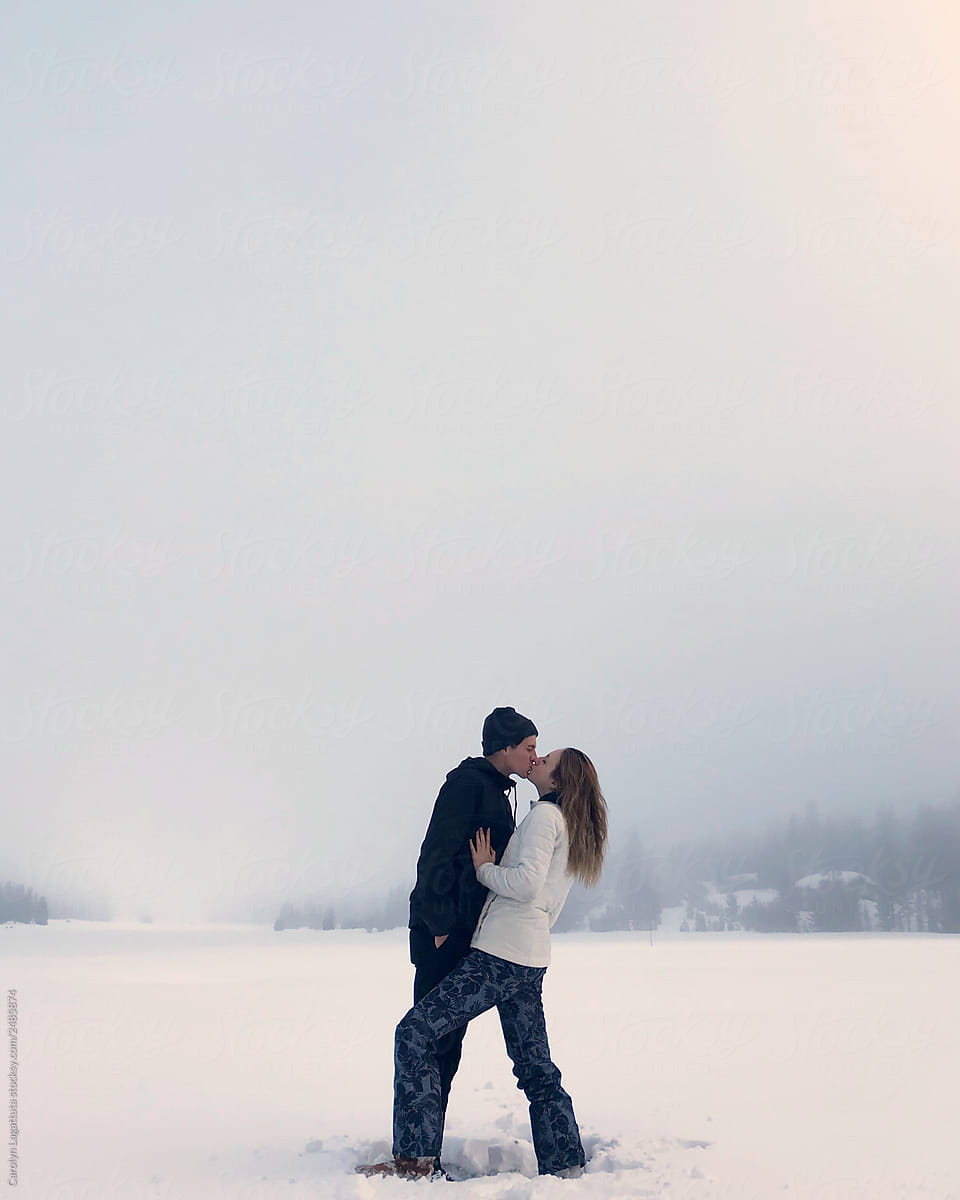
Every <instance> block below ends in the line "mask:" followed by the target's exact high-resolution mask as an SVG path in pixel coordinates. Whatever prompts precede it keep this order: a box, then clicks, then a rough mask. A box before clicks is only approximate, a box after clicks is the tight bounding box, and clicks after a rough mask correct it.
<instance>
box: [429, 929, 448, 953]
mask: <svg viewBox="0 0 960 1200" xmlns="http://www.w3.org/2000/svg"><path fill="white" fill-rule="evenodd" d="M449 936H450V934H449V933H445V934H444V935H443V937H435V938H434V939H433V944H434V945H435V946H436V948H437V949H438V950H439V949H440V947H441V946H442V945H443V943H444V942H445V941H446V940H447V938H448V937H449Z"/></svg>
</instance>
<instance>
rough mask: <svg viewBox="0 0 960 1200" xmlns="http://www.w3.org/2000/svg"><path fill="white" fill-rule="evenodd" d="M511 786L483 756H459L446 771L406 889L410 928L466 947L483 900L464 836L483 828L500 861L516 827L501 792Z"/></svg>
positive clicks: (510, 810)
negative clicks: (413, 876) (414, 879)
mask: <svg viewBox="0 0 960 1200" xmlns="http://www.w3.org/2000/svg"><path fill="white" fill-rule="evenodd" d="M516 786H517V785H516V784H515V783H514V782H513V781H512V780H510V779H509V778H508V777H507V776H506V775H501V774H500V772H499V771H498V770H497V769H496V767H494V766H493V765H492V764H491V763H489V762H488V761H487V760H486V759H485V758H465V759H464V760H463V762H462V763H460V765H459V766H458V767H454V769H453V770H452V771H450V772H448V774H447V780H446V783H444V785H443V787H442V788H441V789H440V794H439V795H438V796H437V799H436V803H435V804H434V806H433V815H432V816H431V818H430V824H429V825H428V826H427V834H426V837H425V838H424V839H423V845H422V846H421V847H420V858H419V860H418V861H417V883H416V887H414V889H413V891H412V892H411V893H410V928H411V930H414V931H416V932H417V933H421V934H423V935H424V936H426V931H429V933H430V934H431V935H432V936H433V937H442V936H443V935H444V934H448V935H449V937H450V941H451V942H453V943H460V944H461V947H462V948H463V949H466V948H467V947H468V946H469V944H470V939H471V937H472V936H473V930H474V927H475V926H476V924H477V919H478V918H479V916H480V910H481V908H483V903H484V901H485V900H486V898H487V889H486V888H485V887H484V886H483V884H482V883H480V882H479V881H478V879H477V876H476V872H475V871H474V868H473V859H472V858H471V856H470V839H471V838H472V837H473V835H474V834H475V833H476V831H477V830H478V829H489V830H490V842H491V845H492V846H493V849H494V851H495V852H496V855H497V861H498V862H499V861H500V857H501V855H502V854H503V852H504V850H505V849H506V845H507V842H508V841H509V840H510V836H511V834H512V833H513V831H514V829H515V828H516V820H515V813H516V803H514V805H513V807H512V808H511V805H510V801H509V800H508V799H507V795H506V793H507V792H508V791H509V790H510V789H511V788H516ZM416 940H417V939H416V938H411V944H413V943H414V942H415V941H416Z"/></svg>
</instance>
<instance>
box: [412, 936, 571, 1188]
mask: <svg viewBox="0 0 960 1200" xmlns="http://www.w3.org/2000/svg"><path fill="white" fill-rule="evenodd" d="M546 971H547V969H546V967H524V966H521V965H519V964H518V963H511V962H507V961H506V960H505V959H502V958H496V957H494V955H492V954H485V953H484V952H483V951H482V950H471V951H470V952H469V954H468V955H467V956H466V958H464V959H463V960H462V961H461V962H460V963H459V964H458V965H457V966H456V967H455V968H454V969H453V970H452V971H451V972H450V973H449V974H448V975H446V976H445V977H444V978H443V979H442V980H441V981H440V983H439V984H437V986H436V987H435V988H433V989H432V990H431V991H429V992H428V993H427V995H426V996H424V998H423V999H422V1000H420V1001H418V1003H417V1004H415V1005H414V1007H413V1008H411V1009H410V1011H409V1012H408V1013H407V1014H406V1016H405V1017H404V1018H403V1020H402V1021H401V1022H400V1024H399V1025H398V1026H397V1032H396V1037H395V1041H394V1081H393V1153H394V1154H395V1155H397V1156H398V1157H401V1158H427V1157H431V1156H433V1157H435V1156H437V1155H438V1154H439V1153H440V1144H441V1140H442V1138H443V1113H444V1110H443V1104H442V1077H441V1073H440V1065H439V1064H440V1047H441V1045H442V1043H443V1039H444V1038H446V1037H448V1036H449V1035H450V1034H451V1033H452V1032H453V1031H454V1030H457V1031H459V1032H460V1033H461V1036H462V1032H463V1029H464V1028H465V1027H466V1024H467V1022H468V1021H471V1020H472V1019H473V1018H474V1017H477V1016H479V1015H480V1014H481V1013H483V1012H486V1011H487V1009H489V1008H493V1007H494V1006H496V1008H497V1011H498V1012H499V1015H500V1026H501V1028H502V1029H503V1037H504V1041H505V1042H506V1045H507V1053H508V1054H509V1055H510V1057H511V1059H512V1060H513V1073H514V1075H515V1076H516V1077H517V1087H519V1088H521V1089H522V1090H523V1092H524V1093H525V1094H526V1097H527V1099H528V1100H529V1102H530V1126H531V1130H532V1133H533V1148H534V1150H535V1151H536V1154H537V1164H538V1167H539V1171H540V1174H541V1175H548V1174H555V1173H556V1172H558V1171H561V1170H563V1169H564V1168H565V1167H572V1166H580V1167H582V1166H583V1165H584V1161H585V1159H584V1153H583V1146H582V1144H581V1142H580V1130H579V1128H578V1127H577V1121H576V1117H575V1116H574V1113H573V1103H572V1101H571V1100H570V1097H569V1095H567V1093H566V1092H565V1091H564V1089H563V1088H562V1087H561V1086H560V1072H559V1070H557V1068H556V1067H555V1066H554V1064H553V1062H552V1060H551V1058H550V1046H549V1043H548V1042H547V1026H546V1022H545V1021H544V1016H543V996H542V988H543V977H544V975H545V974H546Z"/></svg>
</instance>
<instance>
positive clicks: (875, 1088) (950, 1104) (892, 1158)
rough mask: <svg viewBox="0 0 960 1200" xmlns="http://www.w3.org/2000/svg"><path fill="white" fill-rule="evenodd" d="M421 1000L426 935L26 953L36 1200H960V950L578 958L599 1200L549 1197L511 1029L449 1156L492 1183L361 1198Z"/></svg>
mask: <svg viewBox="0 0 960 1200" xmlns="http://www.w3.org/2000/svg"><path fill="white" fill-rule="evenodd" d="M411 979H412V968H411V967H410V965H409V963H408V961H407V956H406V938H405V934H404V933H403V932H402V931H399V930H397V931H393V932H390V933H384V934H369V935H368V934H363V933H347V932H330V933H319V932H312V931H307V930H297V931H287V932H284V933H279V934H278V933H274V932H273V931H272V930H270V929H268V928H264V927H252V926H224V925H221V926H169V925H167V926H164V925H153V926H150V925H101V924H94V923H86V922H79V921H74V922H70V923H65V922H53V923H51V925H50V926H48V927H47V928H40V927H36V926H12V927H10V926H5V927H0V984H2V987H3V989H4V995H6V989H8V988H16V990H17V1001H18V1022H19V1030H18V1034H19V1060H20V1065H19V1126H20V1143H19V1155H20V1166H19V1181H20V1182H19V1188H18V1190H17V1193H14V1192H13V1191H12V1190H11V1193H10V1194H19V1195H20V1196H21V1197H37V1198H38V1200H39V1198H42V1200H145V1198H147V1197H149V1198H151V1200H179V1198H188V1197H189V1198H191V1200H193V1198H196V1200H220V1198H224V1200H279V1198H281V1197H282V1198H283V1200H299V1198H305V1197H337V1198H342V1200H363V1198H367V1197H369V1198H375V1197H378V1196H382V1197H389V1196H396V1197H405V1196H410V1195H412V1194H417V1195H418V1194H420V1192H419V1191H417V1192H412V1191H411V1190H410V1189H414V1188H416V1189H421V1190H422V1189H432V1190H430V1191H429V1193H428V1194H430V1195H434V1194H435V1193H436V1194H438V1195H456V1196H461V1195H462V1196H466V1197H474V1198H476V1200H524V1198H525V1197H560V1196H568V1197H584V1198H587V1197H610V1198H616V1197H647V1196H649V1197H654V1196H656V1197H673V1198H674V1200H678V1198H681V1197H682V1198H684V1200H720V1198H723V1200H771V1198H772V1197H775V1196H785V1197H790V1198H792V1200H797V1198H808V1200H814V1198H816V1200H855V1198H859V1197H863V1198H864V1200H867V1198H869V1200H894V1198H896V1200H927V1198H929V1200H934V1198H936V1200H947V1198H948V1197H952V1198H954V1200H958V1198H960V1156H958V1153H957V1144H956V1132H955V1122H956V1110H955V1099H956V1087H957V1083H956V1077H957V1064H958V1062H960V1032H958V1022H957V1020H956V997H957V995H958V992H960V938H955V937H942V936H940V937H937V936H923V935H920V934H900V935H896V934H893V935H890V934H845V935H842V934H837V935H826V934H821V935H817V934H808V935H770V934H767V935H760V934H750V933H727V934H722V933H704V934H668V935H660V934H657V933H655V934H654V935H653V944H652V945H651V944H650V935H649V934H648V933H634V934H622V933H619V934H618V933H611V934H592V935H586V934H564V935H558V936H556V937H555V938H554V962H553V965H552V966H551V968H550V970H549V971H548V973H547V978H546V983H545V988H544V997H545V1004H546V1011H547V1023H548V1028H549V1030H550V1040H551V1046H552V1048H553V1052H554V1057H555V1059H556V1061H557V1064H558V1065H559V1066H560V1068H561V1070H562V1071H563V1075H564V1083H565V1085H566V1086H567V1088H568V1090H569V1091H570V1093H571V1095H572V1097H573V1101H574V1105H575V1108H576V1111H577V1116H578V1118H579V1120H580V1124H581V1129H582V1133H583V1137H584V1143H585V1145H586V1147H587V1150H588V1154H589V1155H590V1156H591V1157H590V1161H589V1164H588V1168H587V1173H586V1174H585V1176H584V1177H583V1178H582V1179H579V1180H575V1181H561V1180H557V1179H552V1178H543V1179H540V1178H538V1177H537V1176H536V1161H535V1158H534V1154H533V1148H532V1146H531V1143H530V1128H529V1123H528V1119H527V1111H526V1104H525V1100H524V1097H523V1095H522V1094H521V1093H520V1092H519V1091H517V1089H516V1087H515V1084H514V1080H513V1077H512V1075H511V1073H510V1063H509V1061H508V1059H507V1057H506V1054H505V1052H504V1049H503V1043H502V1038H501V1034H500V1028H499V1023H498V1021H497V1018H496V1014H495V1013H487V1014H486V1015H485V1016H483V1017H481V1018H480V1019H478V1020H477V1021H476V1022H474V1024H473V1026H472V1027H471V1029H470V1031H469V1033H468V1035H467V1038H466V1041H465V1044H464V1058H463V1064H462V1067H461V1070H460V1073H459V1075H458V1076H457V1079H456V1080H455V1083H454V1091H453V1095H452V1098H451V1104H450V1112H449V1117H448V1138H447V1141H446V1143H445V1154H444V1158H445V1159H446V1160H449V1161H450V1162H451V1163H456V1164H457V1167H458V1168H459V1171H460V1173H461V1174H462V1175H464V1176H467V1178H466V1180H465V1181H463V1182H458V1183H446V1182H439V1183H426V1182H418V1183H406V1182H403V1181H399V1180H390V1179H378V1180H367V1179H363V1178H361V1177H359V1176H356V1175H354V1174H352V1167H353V1165H354V1163H356V1162H358V1161H363V1160H369V1159H370V1158H372V1157H375V1156H378V1155H383V1154H386V1153H387V1152H388V1150H389V1134H390V1111H391V1083H392V1063H391V1051H392V1039H393V1028H394V1025H395V1023H396V1021H397V1019H398V1018H399V1017H400V1016H401V1015H402V1014H403V1012H404V1011H405V1009H406V1008H407V1006H408V997H409V993H410V987H411ZM5 1116H6V1114H5ZM4 1125H5V1126H6V1119H5V1121H4ZM4 1140H5V1141H6V1140H7V1139H4Z"/></svg>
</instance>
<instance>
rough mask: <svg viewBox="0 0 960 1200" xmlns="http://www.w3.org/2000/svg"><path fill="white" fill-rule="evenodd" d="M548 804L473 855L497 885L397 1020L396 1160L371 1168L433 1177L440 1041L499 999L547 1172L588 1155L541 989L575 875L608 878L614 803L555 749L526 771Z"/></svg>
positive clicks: (489, 883) (582, 764)
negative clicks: (502, 840) (439, 975)
mask: <svg viewBox="0 0 960 1200" xmlns="http://www.w3.org/2000/svg"><path fill="white" fill-rule="evenodd" d="M528 778H529V779H530V781H531V782H532V783H533V784H535V786H536V788H537V792H538V793H539V800H537V801H535V802H534V803H533V804H532V805H531V808H530V812H529V813H528V814H527V816H526V817H525V818H524V820H523V821H522V822H521V823H520V825H519V826H518V828H517V830H516V832H515V833H514V834H513V836H512V837H511V839H510V841H509V842H508V843H507V847H506V849H505V850H504V853H503V861H502V862H501V864H500V865H499V866H497V865H496V864H495V861H494V857H495V856H494V853H493V851H492V850H491V848H490V837H489V830H486V831H485V830H482V829H478V830H477V834H476V840H475V841H471V843H470V852H471V854H472V855H473V863H474V867H475V869H476V872H477V878H478V879H479V880H480V882H481V883H482V884H483V885H484V886H485V887H486V888H488V889H489V891H490V893H491V894H490V896H488V898H487V900H486V903H485V904H484V906H483V909H482V911H481V913H480V919H479V920H478V922H477V928H476V930H475V932H474V935H473V939H472V941H471V943H470V945H471V950H470V952H469V953H468V954H467V956H466V958H464V959H463V961H462V962H461V963H460V964H459V966H457V967H456V968H455V969H454V970H453V971H451V972H450V974H449V975H447V976H446V977H445V978H444V979H442V980H441V981H440V983H439V984H437V986H436V987H435V988H434V989H433V990H432V991H430V992H428V993H427V995H426V996H424V997H423V999H422V1000H421V1001H420V1002H419V1003H418V1004H416V1005H415V1006H414V1007H413V1008H412V1009H410V1011H409V1012H408V1013H407V1014H406V1016H405V1017H404V1018H403V1020H402V1021H401V1022H400V1024H399V1025H398V1026H397V1032H396V1039H395V1058H394V1062H395V1074H394V1099H393V1154H394V1159H393V1162H384V1163H376V1164H374V1165H373V1166H364V1167H357V1170H358V1171H359V1172H361V1173H362V1174H364V1175H401V1176H404V1177H412V1178H417V1177H420V1176H427V1175H432V1174H433V1172H434V1169H435V1159H436V1157H437V1156H438V1155H439V1153H440V1138H441V1136H442V1135H441V1132H440V1131H441V1123H440V1073H439V1068H438V1065H437V1043H438V1041H439V1040H440V1039H441V1038H443V1037H444V1035H446V1034H448V1033H450V1032H451V1031H452V1030H454V1029H459V1028H460V1027H461V1026H463V1025H466V1023H467V1022H468V1021H470V1020H472V1019H473V1018H474V1017H476V1016H479V1015H480V1013H483V1012H486V1011H487V1009H489V1008H493V1007H494V1005H496V1007H497V1010H498V1011H499V1014H500V1024H501V1027H502V1029H503V1036H504V1040H505V1041H506V1044H507V1053H508V1054H509V1055H510V1057H511V1059H512V1060H513V1073H514V1075H516V1077H517V1086H518V1087H519V1088H522V1089H523V1091H524V1092H525V1093H526V1096H527V1099H528V1100H529V1101H530V1125H531V1128H532V1131H533V1146H534V1149H535V1151H536V1154H537V1164H538V1167H539V1171H540V1174H541V1175H560V1176H564V1177H573V1176H576V1175H579V1174H581V1173H582V1171H583V1165H584V1154H583V1146H582V1145H581V1142H580V1131H579V1129H578V1128H577V1122H576V1118H575V1117H574V1113H573V1104H572V1103H571V1100H570V1097H569V1096H568V1095H567V1093H566V1092H565V1091H564V1089H563V1088H562V1087H561V1086H560V1072H559V1071H558V1070H557V1068H556V1067H555V1066H554V1064H553V1062H552V1061H551V1059H550V1049H549V1046H548V1044H547V1029H546V1024H545V1022H544V1016H543V999H542V995H541V990H542V987H543V977H544V975H545V974H546V971H547V967H548V965H549V963H550V929H551V927H552V926H553V924H554V922H555V921H556V919H557V917H558V916H559V915H560V910H561V909H562V908H563V905H564V902H565V900H566V898H567V895H568V893H569V891H570V888H571V885H572V884H573V881H574V879H575V878H576V879H579V880H580V881H581V882H582V883H584V884H586V885H587V886H588V887H592V886H593V885H594V884H595V883H596V882H597V881H598V879H599V878H600V870H601V868H602V865H603V855H604V851H605V848H606V840H607V808H606V803H605V801H604V798H603V793H602V792H601V791H600V784H599V781H598V779H597V772H596V769H595V767H594V765H593V763H592V762H591V761H590V759H589V758H587V756H586V755H585V754H584V753H583V752H582V751H580V750H574V749H572V748H568V749H565V750H552V751H551V752H550V753H549V754H547V755H544V757H543V758H539V759H537V761H536V762H535V763H534V765H533V767H532V768H531V770H530V774H529V776H528Z"/></svg>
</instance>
